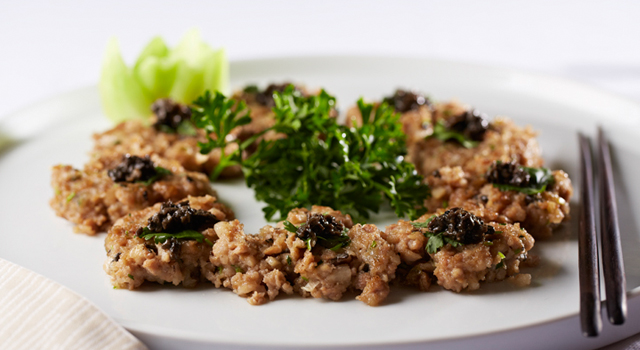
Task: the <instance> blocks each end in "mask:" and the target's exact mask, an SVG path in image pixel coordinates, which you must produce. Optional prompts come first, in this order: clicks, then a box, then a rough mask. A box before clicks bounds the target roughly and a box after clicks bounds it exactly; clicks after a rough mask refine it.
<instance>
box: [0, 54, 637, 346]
mask: <svg viewBox="0 0 640 350" xmlns="http://www.w3.org/2000/svg"><path fill="white" fill-rule="evenodd" d="M231 77H232V86H234V87H236V88H238V87H241V86H243V85H245V84H247V83H258V84H266V83H268V82H271V81H283V80H289V81H294V82H302V83H305V84H306V85H307V86H309V87H318V86H322V87H325V88H326V89H327V90H328V91H329V92H331V93H333V94H335V95H336V96H337V98H338V102H339V104H340V107H341V109H342V110H345V109H346V108H348V107H349V106H351V105H352V104H353V103H354V102H355V101H356V100H357V98H358V97H360V96H364V97H365V98H369V99H379V98H381V97H383V96H385V95H388V94H390V93H391V92H392V91H393V90H394V89H395V88H397V87H404V88H411V89H417V90H420V91H424V92H427V93H429V94H431V96H432V97H433V98H434V99H437V100H443V99H450V98H458V99H459V100H461V101H463V102H466V103H468V104H470V105H472V106H474V107H477V108H478V109H480V110H482V111H484V112H486V113H488V114H489V115H491V116H495V115H506V116H509V117H511V118H513V119H514V120H516V122H518V123H519V124H521V125H524V124H531V125H532V126H533V127H534V128H535V129H537V130H539V131H540V138H539V140H540V143H541V145H542V147H543V152H544V157H545V159H546V162H547V166H549V167H551V168H554V169H556V168H561V169H564V170H566V171H567V172H568V173H569V174H570V176H571V178H572V179H573V181H574V186H575V187H576V188H577V185H578V181H579V179H578V178H577V164H578V153H577V141H576V131H577V130H582V131H584V132H586V133H587V134H593V133H594V131H595V126H596V125H597V124H602V125H604V127H605V129H606V130H607V133H608V135H609V137H610V139H611V141H612V144H613V152H614V154H613V159H614V166H615V169H614V170H615V172H616V174H617V176H616V178H617V186H618V191H617V194H618V204H619V211H620V219H621V229H622V233H623V250H624V254H625V265H626V270H627V283H628V290H629V295H630V300H629V302H630V318H629V320H628V322H627V324H626V325H625V326H622V327H608V326H607V327H606V328H605V330H604V332H603V335H602V336H601V337H599V338H598V339H596V340H593V339H585V338H583V337H582V336H581V333H580V329H579V322H578V318H577V314H578V310H579V303H578V301H579V291H578V266H577V260H578V258H577V251H578V249H577V240H576V233H575V231H576V224H575V221H576V220H575V219H576V217H577V214H576V213H577V212H578V210H577V209H578V208H577V201H576V198H575V197H574V199H573V200H572V202H571V204H572V212H573V213H574V215H573V220H572V221H571V222H569V223H566V224H565V225H564V226H563V228H562V229H561V230H559V231H558V232H557V234H556V237H555V238H554V239H552V240H550V241H546V242H537V243H536V247H535V248H534V249H535V252H536V253H537V254H539V255H540V256H541V257H542V263H541V265H540V267H538V268H535V269H531V270H530V271H528V272H530V273H532V274H533V284H532V286H531V287H528V288H516V287H513V286H511V285H510V284H508V283H506V282H505V283H494V284H485V285H483V286H482V288H481V289H480V290H479V291H476V292H471V293H460V294H456V293H452V292H449V291H444V290H441V289H440V288H438V287H433V288H432V290H431V291H430V292H428V293H420V292H418V291H415V290H409V289H402V288H394V289H392V293H391V295H390V296H389V299H388V301H387V302H386V303H385V304H384V305H383V306H380V307H375V308H374V307H368V306H366V305H365V304H364V303H362V302H359V301H356V300H354V299H353V298H354V295H347V296H345V297H344V298H343V300H342V301H340V302H330V301H325V300H317V299H303V298H301V297H280V298H278V299H277V300H275V301H274V302H271V303H268V304H266V305H263V306H251V305H249V304H248V303H247V302H246V301H245V300H244V299H243V298H240V297H238V296H236V295H235V294H233V293H232V292H230V291H228V290H225V289H215V288H213V287H212V286H210V285H206V284H203V285H202V286H200V287H198V288H196V289H184V288H177V287H175V288H174V287H161V286H158V285H148V286H145V287H144V288H141V290H139V291H135V292H131V291H127V290H114V289H112V288H111V286H110V285H109V282H108V278H107V276H106V274H105V273H104V272H103V270H102V263H103V261H104V259H105V253H104V247H103V238H104V234H102V235H98V236H96V237H88V236H85V235H78V234H74V233H73V231H72V225H70V224H69V223H68V222H66V221H64V220H62V219H60V218H57V217H56V216H55V215H54V213H53V211H52V210H51V209H50V208H49V206H48V200H49V198H50V197H51V196H52V189H51V188H50V185H49V180H50V168H51V166H53V165H55V164H58V163H69V164H72V165H75V166H76V167H81V166H82V164H83V163H84V162H85V161H86V160H87V152H88V151H89V150H90V149H91V147H92V141H91V133H93V132H98V131H103V130H106V129H107V128H109V127H110V124H109V122H108V121H107V120H106V119H105V117H104V116H103V115H102V112H101V106H100V102H99V98H98V94H97V89H95V88H93V87H91V88H86V89H81V90H78V91H74V92H71V93H68V94H65V95H62V96H60V97H57V98H54V99H51V100H49V101H45V102H43V103H41V104H38V105H34V106H31V107H29V108H28V109H26V110H24V111H22V112H19V113H17V114H15V115H13V116H11V117H9V118H6V119H5V120H3V123H2V125H0V132H2V133H5V134H9V135H10V136H11V137H13V138H15V139H17V140H18V142H17V143H15V145H14V146H12V147H11V148H9V149H6V150H5V151H4V152H3V153H1V154H0V194H1V195H0V208H2V209H1V210H0V231H1V232H2V241H1V242H0V257H2V258H4V259H7V260H10V261H13V262H15V263H17V264H20V265H22V266H24V267H27V268H29V269H32V270H34V271H36V272H38V273H41V274H43V275H44V276H46V277H49V278H51V279H53V280H55V281H57V282H59V283H61V284H63V285H65V286H67V287H69V288H71V289H72V290H74V291H76V292H78V293H79V294H81V295H83V296H85V297H87V298H88V299H89V300H91V301H92V302H94V303H95V304H97V305H98V306H99V307H100V308H101V309H102V310H104V311H105V312H106V313H107V314H109V315H110V316H112V317H113V318H115V319H116V320H117V321H118V322H119V323H120V324H122V325H124V326H125V327H126V328H127V329H129V330H131V331H132V332H133V333H134V334H135V335H137V336H139V337H141V338H142V339H143V340H144V341H145V342H147V343H148V344H150V345H152V346H154V347H157V348H171V347H174V348H175V347H185V346H187V345H189V346H191V347H199V346H202V347H204V346H206V345H212V344H216V345H217V346H218V347H219V348H220V347H229V348H236V347H238V348H243V347H247V346H255V347H276V348H277V347H285V346H288V347H296V348H297V347H323V346H332V347H371V346H374V345H377V346H380V347H388V348H398V347H406V348H414V347H415V348H424V347H425V346H429V345H430V346H434V347H438V348H441V347H445V346H446V347H450V348H467V347H469V346H471V345H474V346H476V347H478V346H479V347H481V348H484V347H489V346H497V347H504V346H508V345H513V346H517V347H518V348H540V347H542V346H544V345H545V344H546V346H547V347H549V346H551V345H554V346H552V347H555V348H568V347H575V348H580V349H586V348H594V347H598V346H601V345H604V344H607V343H610V342H613V341H615V340H618V339H621V338H622V337H624V336H627V335H630V334H632V333H636V332H638V331H640V321H639V318H640V315H638V314H639V313H640V312H638V311H640V302H639V299H640V297H637V296H638V295H639V294H640V288H638V286H640V263H639V262H640V261H639V259H640V254H638V253H639V252H640V235H639V233H638V232H639V231H638V228H639V227H640V215H637V214H640V203H639V201H640V183H638V182H637V181H636V179H637V174H638V172H639V171H640V162H639V161H640V144H639V143H638V140H639V139H640V106H638V105H636V104H634V103H632V102H629V101H626V100H624V99H621V98H618V97H615V96H611V95H608V94H606V93H603V92H600V91H597V90H594V89H592V88H589V87H584V86H581V85H578V84H575V83H572V82H568V81H565V80H561V79H556V78H551V77H544V76H537V75H531V74H526V73H521V72H517V71H512V70H506V69H498V68H488V67H481V66H475V65H468V64H461V63H451V62H441V61H433V60H426V59H406V58H380V57H378V58H375V57H307V58H284V59H269V60H256V61H242V62H233V63H232V64H231ZM214 187H215V188H216V189H217V190H218V192H219V194H220V197H221V200H223V201H225V202H227V203H228V204H230V205H231V206H232V208H233V209H234V210H235V212H236V215H237V217H238V219H239V220H240V221H241V222H243V223H245V229H246V231H247V232H257V229H258V228H259V227H261V226H262V225H264V224H265V222H264V220H263V219H262V214H261V212H260V205H259V204H258V203H256V202H255V200H254V199H253V194H252V191H251V190H248V189H246V188H245V187H244V185H243V182H242V181H232V182H225V183H219V184H214ZM394 220H395V218H393V216H392V215H381V216H380V217H377V218H376V219H375V221H374V223H376V224H378V225H380V226H381V227H382V226H384V224H386V223H390V222H392V221H394ZM605 324H606V320H605ZM478 342H481V343H478Z"/></svg>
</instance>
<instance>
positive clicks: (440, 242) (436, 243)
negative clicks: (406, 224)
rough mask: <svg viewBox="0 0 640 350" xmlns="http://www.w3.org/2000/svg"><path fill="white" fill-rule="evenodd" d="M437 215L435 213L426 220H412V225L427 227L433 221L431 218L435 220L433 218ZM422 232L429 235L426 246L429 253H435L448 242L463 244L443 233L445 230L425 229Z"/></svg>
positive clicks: (421, 227)
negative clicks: (432, 230)
mask: <svg viewBox="0 0 640 350" xmlns="http://www.w3.org/2000/svg"><path fill="white" fill-rule="evenodd" d="M435 217H436V216H435V215H432V216H431V217H430V218H428V219H427V220H426V221H425V222H412V223H411V225H413V227H415V228H420V229H426V228H428V227H429V223H430V222H431V220H433V218H435ZM422 234H423V235H424V236H425V237H427V245H426V247H425V250H426V251H427V253H429V254H435V253H436V252H437V251H438V249H440V248H442V247H444V246H445V245H447V244H450V245H451V246H452V247H460V246H461V245H462V243H460V242H458V241H456V240H455V239H451V238H449V237H446V236H445V235H443V232H439V233H433V232H431V231H429V230H425V231H423V232H422Z"/></svg>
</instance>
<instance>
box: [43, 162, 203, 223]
mask: <svg viewBox="0 0 640 350" xmlns="http://www.w3.org/2000/svg"><path fill="white" fill-rule="evenodd" d="M154 161H155V162H156V163H157V164H161V165H164V167H165V168H166V169H168V170H170V171H171V174H168V175H164V176H162V177H159V178H158V179H157V180H156V181H154V182H153V183H150V184H145V183H142V182H132V183H129V182H118V183H116V182H114V181H113V179H112V178H111V177H110V176H109V175H108V171H107V170H99V171H96V170H78V169H74V168H73V167H71V166H69V165H57V166H55V167H53V172H52V179H51V186H52V187H53V188H54V191H55V196H54V197H53V199H51V201H50V205H51V207H52V208H53V210H54V211H55V212H56V214H57V215H58V216H60V217H63V218H65V219H67V220H69V221H71V222H73V223H75V224H76V225H77V226H76V227H75V231H76V232H82V233H86V234H90V235H93V234H96V233H98V232H103V231H106V230H108V229H109V228H110V227H111V225H113V223H114V222H116V220H118V219H119V218H121V217H123V216H125V215H126V214H128V213H130V212H132V211H136V210H140V209H144V208H146V207H148V206H151V205H153V204H155V203H158V202H164V201H167V200H171V201H179V200H181V199H183V198H185V197H187V196H188V195H193V196H202V195H206V194H214V193H215V192H214V191H213V189H212V188H211V185H210V184H209V180H208V178H207V177H206V176H204V175H203V174H200V173H196V172H189V171H185V170H184V168H182V167H181V166H180V165H179V164H177V163H175V162H167V161H163V160H160V159H159V158H157V157H156V158H154Z"/></svg>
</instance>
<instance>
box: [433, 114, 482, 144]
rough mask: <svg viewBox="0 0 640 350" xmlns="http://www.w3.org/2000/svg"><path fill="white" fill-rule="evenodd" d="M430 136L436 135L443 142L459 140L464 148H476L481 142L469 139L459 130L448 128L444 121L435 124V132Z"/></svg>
mask: <svg viewBox="0 0 640 350" xmlns="http://www.w3.org/2000/svg"><path fill="white" fill-rule="evenodd" d="M428 137H435V138H436V139H438V140H440V141H443V142H444V141H449V140H455V141H458V143H460V144H461V145H462V146H463V147H464V148H475V147H477V146H478V145H479V144H480V142H478V141H473V140H469V139H468V138H466V137H465V136H464V135H462V134H461V133H459V132H457V131H453V130H449V129H447V127H446V126H444V123H442V121H438V122H436V124H435V125H434V126H433V134H431V135H429V136H428Z"/></svg>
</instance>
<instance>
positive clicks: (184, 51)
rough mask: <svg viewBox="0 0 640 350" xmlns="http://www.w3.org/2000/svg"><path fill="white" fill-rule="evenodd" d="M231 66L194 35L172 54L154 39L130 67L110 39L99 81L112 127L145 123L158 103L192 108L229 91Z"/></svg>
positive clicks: (191, 32)
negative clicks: (205, 97)
mask: <svg viewBox="0 0 640 350" xmlns="http://www.w3.org/2000/svg"><path fill="white" fill-rule="evenodd" d="M228 80H229V64H228V61H227V58H226V54H225V52H224V50H223V49H218V50H214V49H212V48H211V47H209V45H207V44H206V43H204V42H203V41H202V39H201V38H200V33H199V32H198V31H197V30H191V31H189V32H187V34H186V35H185V36H184V37H183V39H182V41H181V42H180V43H179V44H178V45H177V46H176V47H175V48H174V49H173V50H172V49H169V48H168V47H167V45H166V44H165V43H164V41H163V40H162V39H161V38H159V37H156V38H154V39H153V40H151V42H149V44H148V45H147V46H146V47H145V48H144V50H142V53H141V54H140V56H139V57H138V59H137V60H136V63H135V64H134V66H133V67H128V66H127V65H126V64H125V62H124V60H123V59H122V56H121V55H120V49H119V47H118V42H117V40H116V39H115V38H114V39H111V40H110V41H109V43H108V45H107V49H106V51H105V56H104V60H103V63H102V73H101V77H100V95H101V97H102V104H103V107H104V110H105V114H106V115H107V117H109V119H111V120H112V121H114V122H121V121H124V120H129V119H145V118H147V117H148V116H149V115H150V111H149V106H150V105H151V103H152V102H153V101H155V100H156V99H158V98H165V97H170V98H171V99H173V100H174V101H177V102H181V103H191V101H193V100H194V99H195V98H196V97H197V96H199V95H201V94H202V93H204V91H207V90H210V91H222V92H227V90H228Z"/></svg>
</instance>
